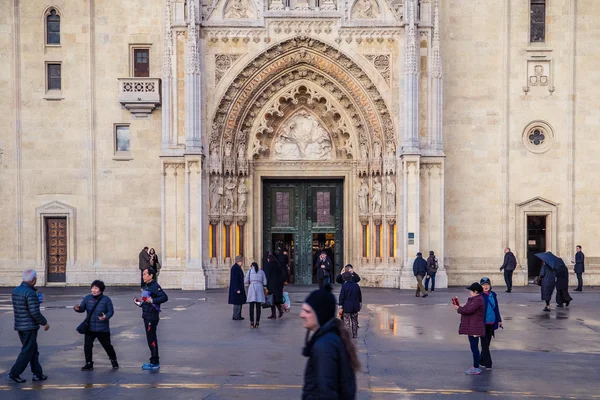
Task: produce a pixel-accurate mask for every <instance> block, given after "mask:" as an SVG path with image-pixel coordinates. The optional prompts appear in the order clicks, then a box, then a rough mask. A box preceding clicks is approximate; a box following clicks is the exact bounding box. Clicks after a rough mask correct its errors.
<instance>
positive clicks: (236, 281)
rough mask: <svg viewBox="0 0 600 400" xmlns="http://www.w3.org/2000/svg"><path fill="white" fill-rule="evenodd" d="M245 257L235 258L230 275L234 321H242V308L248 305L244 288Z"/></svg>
mask: <svg viewBox="0 0 600 400" xmlns="http://www.w3.org/2000/svg"><path fill="white" fill-rule="evenodd" d="M242 265H244V257H243V256H237V257H235V264H233V266H232V267H231V271H230V274H229V304H232V305H233V318H232V319H233V320H234V321H242V320H243V319H244V317H242V306H243V305H244V304H246V289H245V288H244V271H242Z"/></svg>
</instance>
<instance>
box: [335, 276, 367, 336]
mask: <svg viewBox="0 0 600 400" xmlns="http://www.w3.org/2000/svg"><path fill="white" fill-rule="evenodd" d="M342 278H343V279H344V283H343V284H342V290H340V297H339V305H340V307H341V309H342V315H343V318H344V324H345V325H346V329H348V332H352V338H353V339H355V338H356V337H357V336H358V313H359V311H360V309H361V308H362V292H361V291H360V286H358V284H357V283H356V282H354V280H353V277H352V274H351V273H350V272H344V273H343V274H342Z"/></svg>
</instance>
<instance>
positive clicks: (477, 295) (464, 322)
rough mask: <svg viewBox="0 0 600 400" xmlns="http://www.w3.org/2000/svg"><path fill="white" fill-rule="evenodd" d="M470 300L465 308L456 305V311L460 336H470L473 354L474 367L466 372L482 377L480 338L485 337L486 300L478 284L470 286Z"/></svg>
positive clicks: (474, 283)
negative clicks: (458, 316) (458, 317)
mask: <svg viewBox="0 0 600 400" xmlns="http://www.w3.org/2000/svg"><path fill="white" fill-rule="evenodd" d="M467 289H469V296H470V297H469V299H468V300H467V303H466V304H465V305H464V306H459V305H458V304H456V303H455V304H454V309H455V310H456V312H458V313H459V314H460V315H461V317H460V327H459V328H458V334H459V335H468V336H469V344H470V345H471V353H472V354H473V366H472V367H471V368H469V369H468V370H466V371H465V373H466V374H467V375H481V370H480V369H479V361H480V353H479V338H480V337H483V336H484V335H485V326H484V324H485V300H484V299H483V297H482V296H481V293H482V292H483V288H482V287H481V285H480V284H479V283H477V282H473V283H472V284H471V286H469V287H468V288H467Z"/></svg>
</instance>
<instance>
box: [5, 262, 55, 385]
mask: <svg viewBox="0 0 600 400" xmlns="http://www.w3.org/2000/svg"><path fill="white" fill-rule="evenodd" d="M36 283H37V273H36V272H35V270H33V269H26V270H25V271H23V282H21V285H20V286H17V287H16V288H15V290H13V293H12V304H13V313H14V316H15V331H17V333H18V334H19V339H20V340H21V345H22V347H21V353H19V357H17V361H15V364H14V365H13V367H12V368H11V370H10V373H9V374H8V381H9V382H14V383H25V379H23V378H21V374H22V373H23V371H25V368H27V364H29V365H30V366H31V372H32V373H33V380H34V381H45V380H46V379H48V377H47V376H46V375H44V372H43V370H42V366H41V364H40V352H39V351H38V344H37V334H38V330H39V329H40V326H43V327H44V330H45V331H47V330H48V329H50V325H48V321H46V318H44V316H43V315H42V313H41V312H40V299H39V298H38V295H37V293H36V291H37V289H36V288H35V284H36Z"/></svg>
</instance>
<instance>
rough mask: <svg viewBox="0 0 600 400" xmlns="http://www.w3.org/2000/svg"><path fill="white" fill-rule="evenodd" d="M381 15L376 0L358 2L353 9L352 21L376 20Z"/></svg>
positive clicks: (358, 0) (357, 0)
mask: <svg viewBox="0 0 600 400" xmlns="http://www.w3.org/2000/svg"><path fill="white" fill-rule="evenodd" d="M380 14H381V12H380V10H379V4H377V1H375V0H356V2H355V3H354V6H353V7H352V19H374V18H378V17H379V15H380Z"/></svg>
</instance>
